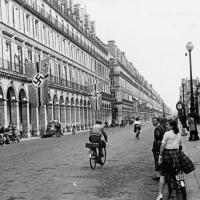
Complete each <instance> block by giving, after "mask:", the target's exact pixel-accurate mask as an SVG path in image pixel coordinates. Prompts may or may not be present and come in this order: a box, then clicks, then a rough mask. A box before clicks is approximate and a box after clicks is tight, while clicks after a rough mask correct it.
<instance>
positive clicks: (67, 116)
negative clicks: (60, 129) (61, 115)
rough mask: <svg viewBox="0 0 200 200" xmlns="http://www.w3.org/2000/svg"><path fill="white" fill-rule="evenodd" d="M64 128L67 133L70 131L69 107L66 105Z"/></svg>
mask: <svg viewBox="0 0 200 200" xmlns="http://www.w3.org/2000/svg"><path fill="white" fill-rule="evenodd" d="M66 128H67V132H69V131H70V130H71V106H70V105H67V107H66Z"/></svg>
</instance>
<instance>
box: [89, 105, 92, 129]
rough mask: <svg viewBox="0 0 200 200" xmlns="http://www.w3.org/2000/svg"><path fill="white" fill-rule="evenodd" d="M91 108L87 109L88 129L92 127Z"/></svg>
mask: <svg viewBox="0 0 200 200" xmlns="http://www.w3.org/2000/svg"><path fill="white" fill-rule="evenodd" d="M91 114H92V113H91V107H88V127H91V125H92V116H91Z"/></svg>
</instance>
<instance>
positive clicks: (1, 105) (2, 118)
mask: <svg viewBox="0 0 200 200" xmlns="http://www.w3.org/2000/svg"><path fill="white" fill-rule="evenodd" d="M6 107H7V102H6V100H5V99H0V113H1V114H0V123H2V124H3V126H4V127H7V125H8V124H7V109H6Z"/></svg>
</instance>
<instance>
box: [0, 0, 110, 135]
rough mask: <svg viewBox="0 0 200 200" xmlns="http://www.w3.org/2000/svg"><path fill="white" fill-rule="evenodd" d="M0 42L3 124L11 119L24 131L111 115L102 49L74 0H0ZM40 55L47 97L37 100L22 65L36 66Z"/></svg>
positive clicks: (86, 123) (85, 124) (81, 124)
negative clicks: (42, 101)
mask: <svg viewBox="0 0 200 200" xmlns="http://www.w3.org/2000/svg"><path fill="white" fill-rule="evenodd" d="M0 47H1V48H0V104H1V106H0V113H1V115H0V123H2V124H3V125H4V126H5V127H7V126H8V124H9V123H14V124H16V125H17V127H18V128H19V129H20V130H21V131H22V132H23V134H24V137H29V136H32V135H38V134H39V133H40V131H43V130H45V128H46V126H47V122H48V121H51V120H58V121H59V122H60V123H61V125H62V127H63V129H64V130H65V131H70V130H71V127H72V125H75V126H76V129H77V130H86V129H88V128H89V127H90V126H91V125H93V124H94V122H95V120H96V119H101V120H103V121H105V120H110V119H111V94H110V79H109V60H108V59H109V58H108V50H107V48H106V46H105V45H104V44H103V43H102V42H101V41H100V39H99V38H98V37H97V36H96V34H95V26H94V22H91V21H90V20H89V16H88V14H86V13H84V9H81V8H80V5H79V4H73V2H72V1H66V0H65V1H63V2H62V1H59V0H0ZM46 58H48V59H49V78H48V88H46V91H45V92H48V102H47V104H40V102H39V100H38V96H39V91H33V88H32V86H31V83H30V82H31V77H29V76H28V66H29V65H30V64H32V66H33V67H34V70H36V65H35V63H37V62H41V61H42V60H44V59H46ZM97 88H99V89H98V90H96V89H97ZM96 91H98V92H99V94H100V98H99V97H98V95H97V92H96ZM34 92H35V96H34V95H32V94H33V93H34ZM95 92H96V93H95ZM92 97H93V98H92ZM96 102H97V103H98V106H95V103H96ZM97 103H96V104H97Z"/></svg>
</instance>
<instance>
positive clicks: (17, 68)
mask: <svg viewBox="0 0 200 200" xmlns="http://www.w3.org/2000/svg"><path fill="white" fill-rule="evenodd" d="M14 58H15V71H17V72H20V73H23V68H22V66H23V65H22V64H23V63H22V47H21V46H17V54H15V56H14Z"/></svg>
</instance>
